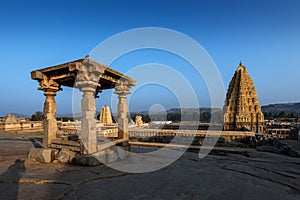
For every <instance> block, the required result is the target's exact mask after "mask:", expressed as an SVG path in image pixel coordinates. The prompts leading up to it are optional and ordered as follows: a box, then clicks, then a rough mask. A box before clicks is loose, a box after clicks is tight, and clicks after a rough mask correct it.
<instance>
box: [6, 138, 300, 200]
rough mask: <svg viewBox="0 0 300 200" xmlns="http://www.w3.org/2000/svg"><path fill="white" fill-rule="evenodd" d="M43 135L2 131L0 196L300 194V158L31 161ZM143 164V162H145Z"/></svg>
mask: <svg viewBox="0 0 300 200" xmlns="http://www.w3.org/2000/svg"><path fill="white" fill-rule="evenodd" d="M40 144H41V136H36V135H30V134H17V133H5V132H0V199H1V200H3V199H64V200H67V199H68V200H69V199H239V200H241V199H285V200H286V199H300V159H299V158H292V157H288V156H284V155H279V154H272V153H264V152H257V151H256V150H254V149H248V150H247V151H248V155H249V157H246V156H245V155H240V154H235V153H233V154H219V155H218V154H214V155H208V156H207V157H205V158H204V159H199V158H198V154H196V153H191V152H187V153H185V154H184V155H183V156H182V157H181V158H180V159H178V160H177V161H175V162H174V163H173V164H171V165H169V166H168V167H165V168H164V169H161V170H158V171H155V172H150V173H144V174H130V173H124V172H120V171H116V170H113V169H110V168H108V167H107V166H105V165H100V166H95V167H84V166H72V165H64V164H60V163H51V164H40V163H30V162H27V161H26V160H25V159H26V155H27V153H28V150H29V149H30V148H31V147H33V146H37V147H38V146H39V145H40ZM141 164H142V163H141Z"/></svg>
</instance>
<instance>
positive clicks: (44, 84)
mask: <svg viewBox="0 0 300 200" xmlns="http://www.w3.org/2000/svg"><path fill="white" fill-rule="evenodd" d="M39 85H40V87H39V88H38V90H43V91H44V95H45V96H48V95H49V96H55V95H56V92H57V91H60V90H61V87H60V85H59V84H58V83H57V82H55V81H54V80H52V79H51V78H48V77H47V76H44V77H43V79H41V80H39Z"/></svg>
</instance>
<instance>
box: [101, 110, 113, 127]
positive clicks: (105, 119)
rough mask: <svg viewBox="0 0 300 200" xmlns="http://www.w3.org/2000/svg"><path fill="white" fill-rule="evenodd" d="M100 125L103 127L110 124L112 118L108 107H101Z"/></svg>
mask: <svg viewBox="0 0 300 200" xmlns="http://www.w3.org/2000/svg"><path fill="white" fill-rule="evenodd" d="M99 120H100V124H103V125H110V124H112V123H113V122H112V117H111V113H110V109H109V107H108V106H103V107H102V108H101V112H100V119H99Z"/></svg>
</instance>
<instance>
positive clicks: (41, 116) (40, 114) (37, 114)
mask: <svg viewBox="0 0 300 200" xmlns="http://www.w3.org/2000/svg"><path fill="white" fill-rule="evenodd" d="M30 120H31V121H43V120H44V113H43V112H41V111H37V112H35V113H34V114H33V115H32V116H31V119H30Z"/></svg>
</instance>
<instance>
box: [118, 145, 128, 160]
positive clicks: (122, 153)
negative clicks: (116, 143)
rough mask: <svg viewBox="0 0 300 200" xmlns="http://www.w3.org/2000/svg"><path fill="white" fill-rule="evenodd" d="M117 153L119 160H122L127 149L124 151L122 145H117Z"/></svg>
mask: <svg viewBox="0 0 300 200" xmlns="http://www.w3.org/2000/svg"><path fill="white" fill-rule="evenodd" d="M117 150H118V155H119V157H120V159H121V160H123V159H124V158H125V157H126V156H127V153H128V152H127V151H125V150H124V149H123V148H122V147H118V148H117Z"/></svg>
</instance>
